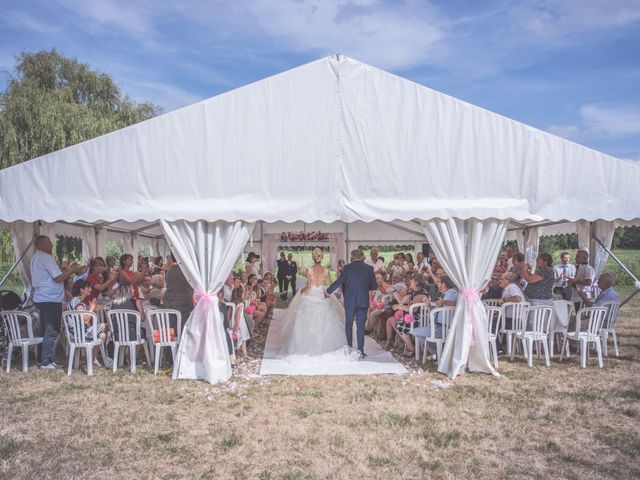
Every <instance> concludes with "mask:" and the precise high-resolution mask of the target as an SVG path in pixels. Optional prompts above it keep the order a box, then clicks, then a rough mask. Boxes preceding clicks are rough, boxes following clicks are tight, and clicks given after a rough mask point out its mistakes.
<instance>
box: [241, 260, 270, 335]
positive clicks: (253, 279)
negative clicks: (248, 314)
mask: <svg viewBox="0 0 640 480" xmlns="http://www.w3.org/2000/svg"><path fill="white" fill-rule="evenodd" d="M246 292H247V293H248V295H249V297H250V298H249V305H253V306H254V307H255V310H254V311H253V315H252V317H253V321H254V326H255V325H260V324H261V323H262V320H264V318H265V317H266V315H267V310H268V309H269V308H268V307H267V304H266V303H264V302H261V301H260V297H261V296H262V291H261V290H260V287H259V286H258V276H257V275H256V274H254V273H252V274H250V275H249V278H248V281H247V288H246ZM251 331H253V329H252V330H251Z"/></svg>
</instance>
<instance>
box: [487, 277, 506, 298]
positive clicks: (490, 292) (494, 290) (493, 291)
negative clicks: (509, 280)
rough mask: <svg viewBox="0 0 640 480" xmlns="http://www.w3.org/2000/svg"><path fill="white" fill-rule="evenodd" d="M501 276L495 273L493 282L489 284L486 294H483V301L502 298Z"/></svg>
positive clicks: (492, 278) (490, 281)
mask: <svg viewBox="0 0 640 480" xmlns="http://www.w3.org/2000/svg"><path fill="white" fill-rule="evenodd" d="M500 278H501V276H500V274H496V273H494V274H493V275H491V280H489V283H488V284H487V288H486V289H485V292H484V293H483V294H482V300H494V299H497V298H502V289H503V288H504V287H503V286H502V283H501V282H500Z"/></svg>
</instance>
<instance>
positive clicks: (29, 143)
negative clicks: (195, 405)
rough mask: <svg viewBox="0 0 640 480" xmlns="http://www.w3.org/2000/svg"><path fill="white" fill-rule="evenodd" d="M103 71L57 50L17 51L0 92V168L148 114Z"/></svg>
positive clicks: (153, 110)
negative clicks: (93, 68) (13, 69)
mask: <svg viewBox="0 0 640 480" xmlns="http://www.w3.org/2000/svg"><path fill="white" fill-rule="evenodd" d="M159 111H160V109H159V108H158V107H157V106H155V105H153V104H151V103H149V102H144V103H136V102H134V101H132V100H131V99H130V98H129V97H127V96H126V95H124V94H123V93H122V91H121V90H120V88H118V86H117V85H116V84H115V82H114V81H113V79H112V78H111V77H110V76H109V75H107V74H106V73H102V72H99V71H96V70H92V69H91V68H90V67H89V65H87V64H85V63H80V62H79V61H78V60H77V59H75V58H68V57H65V56H64V55H62V54H61V53H59V52H57V51H56V50H51V51H40V52H36V53H21V54H20V55H18V56H17V57H16V66H15V71H14V72H13V73H11V74H9V79H8V83H7V88H6V90H5V91H4V92H2V93H0V168H5V167H8V166H11V165H15V164H17V163H20V162H23V161H25V160H29V159H31V158H35V157H38V156H40V155H45V154H47V153H50V152H53V151H55V150H59V149H61V148H64V147H68V146H69V145H73V144H75V143H78V142H82V141H84V140H88V139H90V138H93V137H97V136H99V135H103V134H105V133H108V132H111V131H113V130H117V129H119V128H122V127H126V126H128V125H131V124H134V123H137V122H140V121H142V120H146V119H148V118H151V117H153V116H155V115H157V114H158V113H159Z"/></svg>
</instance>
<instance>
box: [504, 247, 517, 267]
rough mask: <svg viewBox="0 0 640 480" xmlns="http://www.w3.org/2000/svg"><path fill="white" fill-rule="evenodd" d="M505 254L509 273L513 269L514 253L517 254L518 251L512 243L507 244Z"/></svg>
mask: <svg viewBox="0 0 640 480" xmlns="http://www.w3.org/2000/svg"><path fill="white" fill-rule="evenodd" d="M505 253H506V254H507V270H509V271H511V269H512V268H513V257H514V255H515V254H516V253H518V250H517V249H516V247H515V246H514V245H513V243H507V248H506V249H505Z"/></svg>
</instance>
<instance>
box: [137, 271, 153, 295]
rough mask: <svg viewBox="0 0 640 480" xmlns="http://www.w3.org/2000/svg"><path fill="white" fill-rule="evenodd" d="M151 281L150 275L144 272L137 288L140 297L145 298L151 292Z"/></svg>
mask: <svg viewBox="0 0 640 480" xmlns="http://www.w3.org/2000/svg"><path fill="white" fill-rule="evenodd" d="M151 283H152V279H151V275H149V274H146V275H145V276H144V277H143V278H142V283H141V284H140V287H139V290H138V291H139V292H140V298H145V299H148V298H149V294H150V293H151V289H152V288H153V285H152V284H151Z"/></svg>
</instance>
